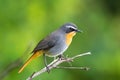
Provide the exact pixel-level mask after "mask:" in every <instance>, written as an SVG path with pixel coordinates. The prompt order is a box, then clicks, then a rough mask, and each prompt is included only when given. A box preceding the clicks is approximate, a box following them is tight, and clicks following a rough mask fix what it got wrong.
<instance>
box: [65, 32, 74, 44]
mask: <svg viewBox="0 0 120 80" xmlns="http://www.w3.org/2000/svg"><path fill="white" fill-rule="evenodd" d="M75 34H76V32H70V33H67V34H66V44H67V46H69V45H70V44H71V42H72V38H73V36H75Z"/></svg>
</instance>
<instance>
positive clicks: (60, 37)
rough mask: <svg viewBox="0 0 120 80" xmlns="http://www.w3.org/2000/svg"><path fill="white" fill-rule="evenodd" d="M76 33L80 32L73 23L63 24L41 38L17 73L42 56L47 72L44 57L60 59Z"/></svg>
mask: <svg viewBox="0 0 120 80" xmlns="http://www.w3.org/2000/svg"><path fill="white" fill-rule="evenodd" d="M77 32H82V31H81V30H79V29H78V27H77V26H76V25H75V24H74V23H71V22H69V23H65V24H63V25H62V26H61V27H60V28H58V29H57V30H55V31H53V32H52V33H51V34H49V35H48V36H46V37H45V38H43V39H42V40H41V41H40V42H39V43H38V44H37V45H36V47H35V48H34V49H33V51H32V55H31V57H30V58H29V59H28V60H27V61H26V62H25V63H24V65H23V66H22V67H21V68H20V70H19V71H18V73H21V72H22V71H23V69H24V68H25V67H26V66H27V65H28V64H29V63H30V62H31V61H32V60H33V59H35V58H37V57H39V56H41V55H43V56H44V62H45V66H46V68H47V71H48V72H49V68H48V66H47V62H46V56H48V57H57V56H58V57H61V56H62V55H63V53H64V52H65V51H66V50H67V48H68V47H69V45H70V44H71V42H72V39H73V37H74V36H75V35H76V33H77Z"/></svg>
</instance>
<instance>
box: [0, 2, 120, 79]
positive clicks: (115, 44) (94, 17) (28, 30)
mask: <svg viewBox="0 0 120 80" xmlns="http://www.w3.org/2000/svg"><path fill="white" fill-rule="evenodd" d="M66 22H73V23H75V24H76V25H77V26H78V27H79V29H81V30H82V31H83V32H84V33H82V34H77V35H76V36H75V37H74V39H73V42H72V44H71V46H70V47H69V49H68V50H67V51H66V52H65V53H64V54H65V55H68V56H74V55H77V54H79V53H84V52H88V51H90V52H91V53H92V55H90V56H83V57H81V58H79V59H76V60H75V61H74V62H73V63H72V65H73V66H87V67H90V68H91V69H90V70H89V71H81V70H65V69H54V70H52V71H51V72H50V74H48V73H44V74H42V75H40V76H38V77H36V78H35V79H34V80H48V79H49V80H119V79H120V0H0V80H25V79H26V78H27V77H28V76H30V75H31V74H32V73H33V72H34V71H38V70H39V69H41V68H42V67H44V64H43V58H42V57H40V58H37V59H35V60H34V61H32V62H31V63H30V64H29V66H27V67H26V68H25V70H24V71H23V72H22V73H21V74H18V73H17V72H18V70H19V68H20V66H21V64H20V65H18V67H16V68H15V69H13V70H10V71H8V72H6V70H7V69H8V68H9V64H11V63H13V62H14V61H16V60H17V59H19V58H20V57H21V56H22V55H24V56H23V57H24V58H22V64H23V63H24V62H25V60H26V59H27V58H28V57H29V55H30V51H32V49H33V48H34V47H35V45H36V44H37V43H38V42H39V40H41V39H42V38H43V37H45V36H46V35H47V34H49V33H50V32H52V31H54V30H55V29H57V28H59V26H61V25H62V24H64V23H66ZM26 49H27V51H26ZM23 53H25V54H23ZM64 65H67V66H68V65H69V64H67V63H66V64H64Z"/></svg>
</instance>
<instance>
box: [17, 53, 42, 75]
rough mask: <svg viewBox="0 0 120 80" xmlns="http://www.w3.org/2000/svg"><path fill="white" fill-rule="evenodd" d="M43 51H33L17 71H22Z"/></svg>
mask: <svg viewBox="0 0 120 80" xmlns="http://www.w3.org/2000/svg"><path fill="white" fill-rule="evenodd" d="M42 53H43V52H42V51H38V52H36V53H34V54H33V55H32V56H31V57H30V58H29V59H28V60H27V61H26V62H25V64H24V65H23V66H22V67H21V68H20V70H19V71H18V73H21V72H22V71H23V69H24V68H25V67H26V66H27V65H28V64H29V63H30V62H31V61H32V60H33V59H35V58H36V57H39V56H40V55H41V54H42Z"/></svg>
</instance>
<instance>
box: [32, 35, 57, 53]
mask: <svg viewBox="0 0 120 80" xmlns="http://www.w3.org/2000/svg"><path fill="white" fill-rule="evenodd" d="M56 41H57V40H55V39H53V37H51V36H47V37H46V38H45V39H43V40H41V41H40V42H39V43H38V44H37V46H36V47H35V48H34V50H33V51H32V53H35V52H37V51H39V50H48V49H50V48H52V47H53V46H54V45H55V43H56Z"/></svg>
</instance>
